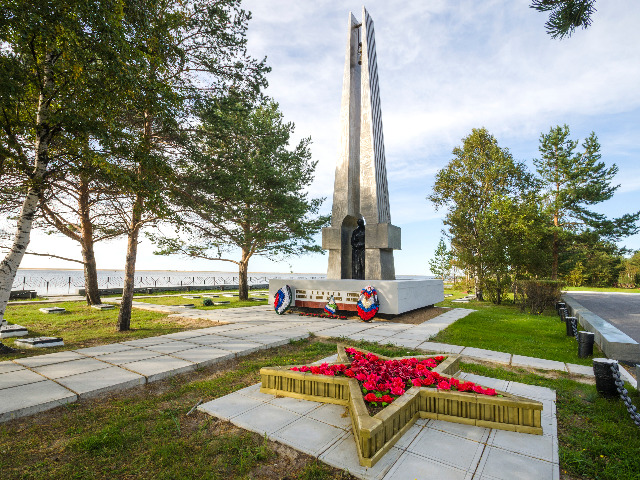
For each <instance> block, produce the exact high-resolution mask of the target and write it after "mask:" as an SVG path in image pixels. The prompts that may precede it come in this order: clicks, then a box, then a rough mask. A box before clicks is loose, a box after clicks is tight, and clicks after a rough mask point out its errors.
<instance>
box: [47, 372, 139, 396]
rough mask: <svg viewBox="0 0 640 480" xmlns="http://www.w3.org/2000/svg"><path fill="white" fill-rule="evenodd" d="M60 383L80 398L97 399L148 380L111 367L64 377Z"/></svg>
mask: <svg viewBox="0 0 640 480" xmlns="http://www.w3.org/2000/svg"><path fill="white" fill-rule="evenodd" d="M57 382H58V383H60V384H61V385H63V386H65V387H67V388H68V389H69V390H72V391H73V392H75V393H77V394H78V396H79V397H80V398H91V397H97V396H99V395H102V394H104V393H107V392H113V391H117V390H124V389H127V388H131V387H134V386H136V385H144V384H145V383H146V379H145V377H144V376H142V375H139V374H137V373H133V372H129V371H127V370H125V369H123V368H120V367H109V368H104V369H102V370H96V371H93V372H87V373H81V374H78V375H72V376H70V377H62V378H59V379H58V380H57Z"/></svg>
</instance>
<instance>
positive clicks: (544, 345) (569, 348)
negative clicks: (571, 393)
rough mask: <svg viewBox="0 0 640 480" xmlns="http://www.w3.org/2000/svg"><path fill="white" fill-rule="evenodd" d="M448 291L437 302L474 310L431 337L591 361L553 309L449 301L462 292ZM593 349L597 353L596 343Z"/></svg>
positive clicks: (565, 359) (562, 359)
mask: <svg viewBox="0 0 640 480" xmlns="http://www.w3.org/2000/svg"><path fill="white" fill-rule="evenodd" d="M451 293H454V296H453V297H449V298H448V299H445V301H444V302H441V303H439V304H438V306H442V307H462V308H471V309H474V310H476V311H475V312H473V313H471V314H469V315H467V316H466V317H464V318H461V319H460V320H457V321H456V322H455V323H454V324H453V325H450V326H449V327H447V328H446V329H444V330H442V331H441V332H440V333H438V335H436V336H435V337H433V338H432V339H431V341H433V342H441V343H448V344H451V345H463V346H465V347H477V348H484V349H487V350H495V351H498V352H507V353H512V354H517V355H525V356H527V357H537V358H545V359H547V360H557V361H560V362H567V363H576V364H580V365H591V364H592V360H591V358H579V357H578V344H577V342H576V340H575V339H574V338H573V337H567V336H566V328H565V324H564V323H562V322H561V321H560V320H559V317H558V316H557V315H556V313H555V311H549V312H545V314H543V315H531V314H528V313H522V312H520V308H519V307H517V306H515V305H512V304H506V305H493V304H492V303H490V302H478V301H475V300H472V301H471V302H469V303H466V304H457V303H451V300H452V299H455V298H460V297H462V296H464V295H465V294H463V293H462V292H451ZM594 353H595V356H601V354H600V352H599V350H598V348H597V346H595V347H594Z"/></svg>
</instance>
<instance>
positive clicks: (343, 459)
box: [318, 432, 416, 480]
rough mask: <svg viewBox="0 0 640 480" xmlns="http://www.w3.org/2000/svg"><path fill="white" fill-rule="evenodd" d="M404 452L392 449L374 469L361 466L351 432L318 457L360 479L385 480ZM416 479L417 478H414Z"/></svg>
mask: <svg viewBox="0 0 640 480" xmlns="http://www.w3.org/2000/svg"><path fill="white" fill-rule="evenodd" d="M402 453H403V451H402V450H400V449H399V448H396V447H391V449H389V451H388V452H387V453H386V454H385V455H384V456H383V457H382V458H381V459H380V461H379V462H378V463H376V464H375V465H374V466H373V467H372V468H366V467H363V466H362V465H360V462H359V461H358V452H357V449H356V442H355V439H354V438H353V433H351V432H349V433H347V435H345V436H344V437H343V438H341V439H340V440H338V441H337V442H336V443H334V444H333V445H332V446H331V447H329V448H328V449H327V450H326V451H324V452H323V453H322V454H320V455H319V456H318V459H319V460H320V461H322V462H324V463H326V464H328V465H331V466H332V467H336V468H340V469H342V470H346V471H348V472H349V473H350V474H351V475H353V476H355V477H358V478H365V479H370V480H379V479H382V478H384V476H385V475H386V473H387V472H388V471H389V469H390V468H391V467H392V466H393V464H394V463H396V462H397V461H398V459H399V458H400V455H401V454H402ZM413 478H414V479H415V478H416V477H413Z"/></svg>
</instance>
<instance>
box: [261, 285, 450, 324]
mask: <svg viewBox="0 0 640 480" xmlns="http://www.w3.org/2000/svg"><path fill="white" fill-rule="evenodd" d="M284 285H289V287H291V290H293V292H292V293H293V295H294V302H295V301H296V292H295V290H301V291H305V295H306V297H307V298H305V299H304V300H313V301H314V302H316V303H317V307H318V308H323V307H324V306H325V305H326V304H327V302H328V301H329V297H330V296H331V295H334V298H335V299H336V303H337V304H338V309H343V310H344V309H347V310H348V309H350V308H349V305H355V304H356V303H357V301H358V297H359V296H360V291H361V290H362V289H363V288H365V287H366V286H367V285H372V286H374V287H375V289H376V290H377V292H378V301H379V302H380V310H379V312H380V313H385V314H389V315H398V314H400V313H404V312H408V311H410V310H415V309H417V308H422V307H427V306H429V305H433V304H434V303H438V302H441V301H443V300H444V287H443V284H442V280H438V279H428V280H330V279H322V280H304V279H298V278H274V279H270V280H269V297H270V298H273V296H274V295H275V293H276V292H277V291H278V289H280V288H282V287H283V286H284ZM312 292H313V293H312ZM309 297H313V298H312V299H311V298H309ZM338 298H341V300H338ZM354 299H355V300H354ZM297 300H298V301H299V302H302V301H303V299H302V298H301V295H298V296H297ZM305 303H307V302H306V301H305ZM294 305H295V303H294ZM299 306H300V305H299Z"/></svg>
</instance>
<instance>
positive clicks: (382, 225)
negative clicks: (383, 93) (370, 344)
mask: <svg viewBox="0 0 640 480" xmlns="http://www.w3.org/2000/svg"><path fill="white" fill-rule="evenodd" d="M362 19H363V21H362V22H358V20H356V18H355V17H354V16H353V14H351V13H349V21H348V35H347V52H346V58H345V66H344V77H343V85H342V106H341V109H340V148H339V152H338V161H337V164H336V176H335V184H334V191H333V210H332V217H331V226H330V227H328V228H324V229H322V248H323V249H325V250H329V268H328V270H327V278H330V279H350V278H352V276H351V272H352V269H351V244H350V241H351V234H352V232H353V230H354V229H355V228H356V225H357V221H358V219H360V218H364V220H365V222H366V229H365V231H366V234H365V279H367V280H369V279H371V280H395V267H394V262H393V250H398V249H400V228H398V227H396V226H394V225H391V213H390V209H389V190H388V187H387V167H386V159H385V154H384V137H383V135H382V112H381V109H380V89H379V83H378V63H377V56H376V43H375V34H374V29H373V20H372V19H371V16H370V15H369V12H367V10H366V9H365V8H364V7H363V8H362Z"/></svg>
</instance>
